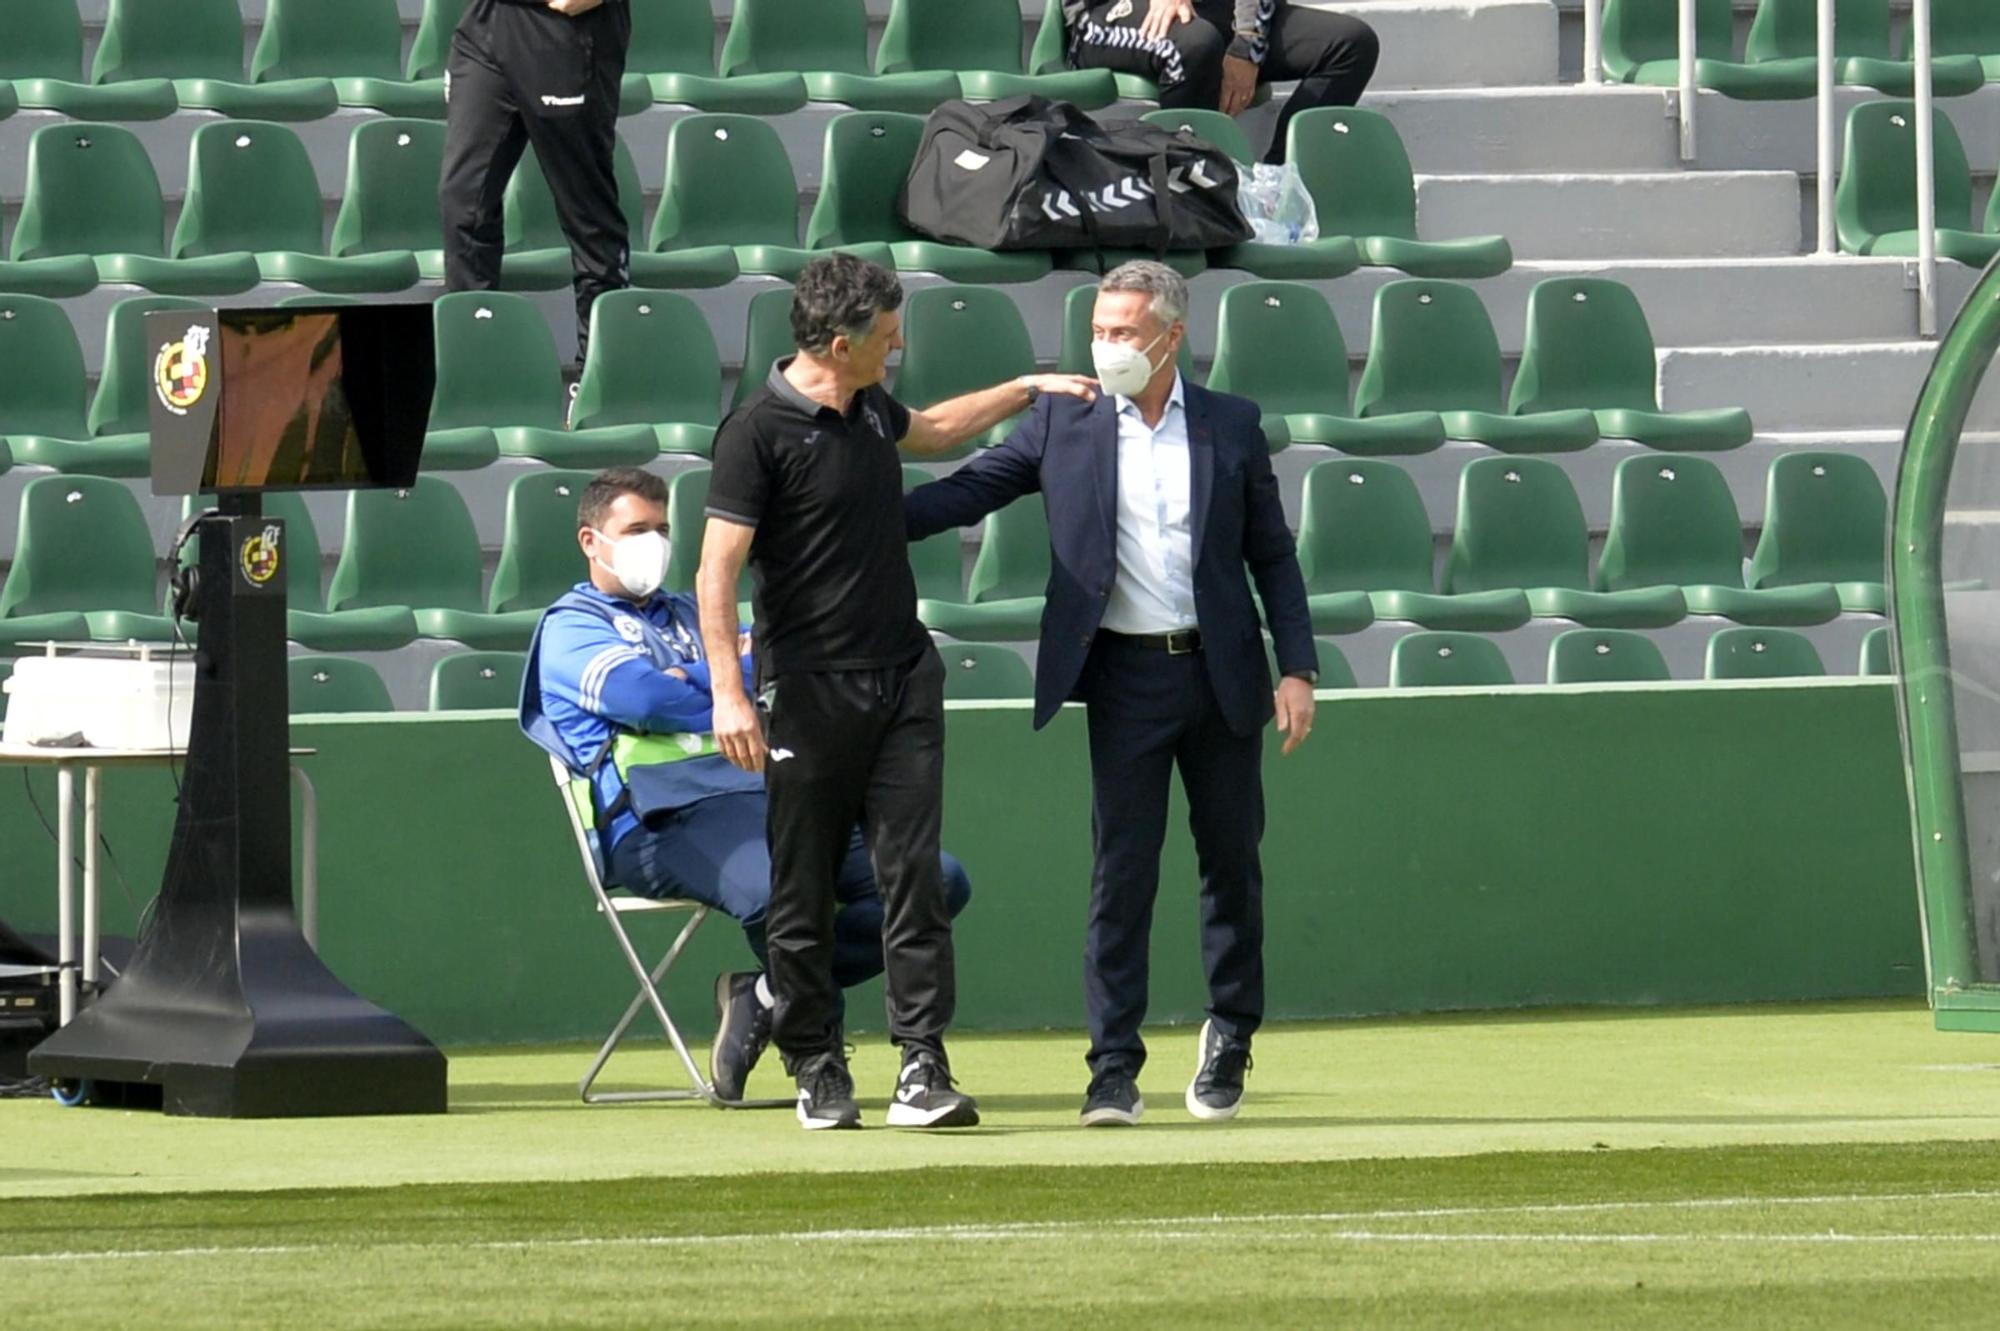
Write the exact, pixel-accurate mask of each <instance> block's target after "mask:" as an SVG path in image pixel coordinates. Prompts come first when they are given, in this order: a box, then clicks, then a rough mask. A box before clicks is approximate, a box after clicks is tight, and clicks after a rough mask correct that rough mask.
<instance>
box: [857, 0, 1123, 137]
mask: <svg viewBox="0 0 2000 1331" xmlns="http://www.w3.org/2000/svg"><path fill="white" fill-rule="evenodd" d="M875 69H876V72H877V73H881V74H907V73H911V72H913V71H937V70H948V71H952V72H955V73H956V74H957V75H958V84H959V88H960V90H961V94H960V95H962V96H964V97H965V98H966V99H968V100H970V101H975V102H990V101H997V100H998V99H1000V98H1002V97H1015V96H1019V95H1020V94H1022V93H1039V94H1041V95H1042V96H1044V97H1048V98H1050V99H1052V100H1055V101H1060V102H1070V103H1073V104H1074V105H1076V106H1079V107H1081V108H1082V109H1084V110H1086V111H1096V110H1100V109H1102V108H1104V107H1107V106H1110V105H1111V104H1112V103H1113V102H1115V101H1117V100H1118V83H1117V80H1116V79H1114V78H1113V77H1112V76H1111V71H1110V70H1106V69H1064V70H1053V71H1050V72H1048V73H1045V74H1025V73H1023V72H1022V62H1021V4H1020V0H895V3H894V4H893V5H891V6H890V8H889V23H888V26H887V27H885V28H884V29H883V30H882V44H881V46H880V48H879V49H877V51H876V53H875Z"/></svg>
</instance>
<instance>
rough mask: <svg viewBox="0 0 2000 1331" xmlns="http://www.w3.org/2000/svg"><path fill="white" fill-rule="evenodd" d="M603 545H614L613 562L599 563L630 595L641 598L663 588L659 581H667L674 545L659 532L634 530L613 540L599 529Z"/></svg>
mask: <svg viewBox="0 0 2000 1331" xmlns="http://www.w3.org/2000/svg"><path fill="white" fill-rule="evenodd" d="M597 539H598V542H599V543H600V547H601V546H605V545H608V546H610V547H611V562H610V563H608V564H607V563H605V562H604V561H603V560H602V559H599V560H597V561H596V562H597V566H598V567H599V568H601V569H604V570H605V571H606V572H608V573H610V574H611V576H612V577H614V578H617V579H618V585H619V586H621V587H623V588H624V589H625V591H626V593H627V594H628V595H631V596H636V597H638V598H640V599H641V600H644V599H645V598H646V597H648V596H651V595H652V594H653V593H654V592H656V591H658V590H660V584H661V583H664V582H665V581H666V580H667V563H668V560H669V558H670V557H671V556H672V554H673V547H671V546H669V545H668V544H667V538H666V537H664V536H662V535H660V533H658V532H656V531H641V532H634V533H632V535H630V536H626V537H621V538H620V539H618V540H615V541H614V540H613V539H611V538H610V537H609V536H606V535H605V534H604V533H603V532H601V531H600V532H597Z"/></svg>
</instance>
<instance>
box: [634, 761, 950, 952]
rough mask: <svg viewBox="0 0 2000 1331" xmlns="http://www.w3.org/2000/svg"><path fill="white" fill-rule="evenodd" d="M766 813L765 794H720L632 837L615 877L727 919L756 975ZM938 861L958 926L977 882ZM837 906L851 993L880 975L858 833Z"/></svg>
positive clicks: (876, 903) (876, 895) (765, 874)
mask: <svg viewBox="0 0 2000 1331" xmlns="http://www.w3.org/2000/svg"><path fill="white" fill-rule="evenodd" d="M765 804H766V798H765V797H764V796H763V795H760V794H754V793H746V794H738V795H717V796H715V797H714V798H712V799H705V800H702V801H701V802H700V803H699V804H691V805H689V806H688V807H687V808H685V809H679V810H676V811H675V812H674V813H673V814H672V815H671V816H670V817H668V818H666V819H662V820H657V825H655V826H648V827H642V828H640V829H639V830H638V831H636V832H628V833H627V834H626V835H625V839H624V840H622V841H620V842H619V843H618V844H617V846H616V847H614V848H613V849H612V852H611V876H612V878H613V880H614V881H616V882H617V883H618V885H619V886H621V887H623V888H626V889H627V890H628V891H631V892H636V893H637V894H638V895H640V896H642V897H653V898H666V897H675V898H679V899H682V900H686V901H699V902H700V903H702V904H703V905H704V906H710V907H713V908H714V909H716V910H719V911H721V912H722V913H723V914H725V915H727V916H729V917H730V918H731V919H733V920H735V921H736V922H737V923H739V924H741V925H742V926H743V936H744V938H745V939H746V940H747V941H748V942H749V944H750V950H751V951H752V952H754V953H756V954H757V964H758V966H760V967H763V966H766V965H767V964H768V959H769V958H768V953H767V952H766V950H765V946H764V916H765V912H766V911H767V910H768V909H769V908H770V905H771V844H770V841H769V839H768V838H767V837H766V835H765V830H764V820H765V816H766V814H765ZM939 861H940V864H941V866H942V868H943V870H944V896H945V908H946V909H947V910H949V911H950V912H951V914H952V916H953V918H956V917H957V915H958V913H959V912H960V911H962V910H964V909H965V903H966V902H968V901H970V900H971V899H972V880H971V879H970V878H968V877H967V876H966V872H965V866H964V865H962V864H960V863H959V862H958V861H957V860H956V859H954V858H952V857H951V856H950V855H949V854H942V855H940V856H939ZM834 900H835V902H836V910H835V913H834V917H833V981H834V983H835V984H837V985H838V986H840V987H841V988H842V989H851V988H853V987H854V986H855V985H857V984H862V983H865V982H866V981H868V980H872V979H874V978H875V977H876V976H878V975H880V974H881V973H882V894H881V892H880V890H879V889H878V888H877V887H876V884H875V866H874V864H873V862H872V861H871V859H870V856H869V853H868V845H867V843H866V842H865V841H863V840H862V837H861V830H860V829H859V828H856V829H855V831H854V837H853V840H852V841H850V842H849V843H848V848H847V855H846V858H844V859H843V860H842V861H841V862H840V869H839V871H838V872H837V873H836V874H835V876H834Z"/></svg>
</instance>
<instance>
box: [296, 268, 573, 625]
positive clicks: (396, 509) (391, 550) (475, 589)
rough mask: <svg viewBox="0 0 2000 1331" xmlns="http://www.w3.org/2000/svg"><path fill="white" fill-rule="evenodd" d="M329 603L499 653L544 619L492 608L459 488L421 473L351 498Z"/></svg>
mask: <svg viewBox="0 0 2000 1331" xmlns="http://www.w3.org/2000/svg"><path fill="white" fill-rule="evenodd" d="M467 294H478V293H467ZM413 551H421V552H422V557H421V558H415V557H413V556H412V552H413ZM326 603H327V607H328V609H331V610H336V611H339V610H354V609H361V608H365V607H369V606H383V605H397V606H412V607H415V610H416V619H417V631H418V632H419V633H421V634H422V635H423V636H424V637H426V638H440V639H446V640H449V641H453V642H462V643H464V644H465V645H466V646H468V647H477V648H481V649H487V650H493V651H520V650H522V649H524V648H525V647H526V646H527V645H528V639H529V637H530V635H532V634H533V633H534V630H535V624H536V622H537V621H538V620H539V619H540V617H541V616H540V612H539V611H536V610H517V611H512V612H509V613H506V614H498V615H496V614H488V613H487V612H486V611H485V609H484V608H483V607H484V606H485V600H484V598H483V597H482V596H481V595H480V555H479V533H478V531H477V530H475V529H474V527H473V525H472V514H471V513H470V512H468V511H467V509H466V507H465V499H464V497H463V496H461V495H460V494H459V492H458V490H457V489H456V488H455V487H453V486H452V485H451V484H450V483H449V482H447V481H443V480H440V479H438V478H437V477H435V476H419V477H418V478H417V483H416V484H415V485H414V486H412V487H411V488H410V489H408V490H356V491H353V492H352V493H350V494H349V495H348V496H347V539H346V541H345V542H344V543H343V544H342V546H341V548H340V562H339V563H338V564H337V565H335V566H334V570H333V581H332V583H331V584H330V585H329V587H328V590H327V597H326Z"/></svg>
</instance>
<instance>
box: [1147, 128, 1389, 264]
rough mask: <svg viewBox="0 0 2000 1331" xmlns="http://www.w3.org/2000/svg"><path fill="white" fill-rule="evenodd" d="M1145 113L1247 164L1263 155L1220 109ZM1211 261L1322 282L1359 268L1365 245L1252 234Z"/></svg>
mask: <svg viewBox="0 0 2000 1331" xmlns="http://www.w3.org/2000/svg"><path fill="white" fill-rule="evenodd" d="M1140 119H1141V120H1145V121H1147V122H1149V123H1151V124H1155V125H1159V126H1161V127H1163V128H1165V129H1169V130H1172V131H1173V132H1174V133H1176V134H1182V135H1186V136H1187V137H1188V138H1191V139H1198V140H1200V141H1201V142H1203V143H1206V144H1208V145H1209V146H1210V147H1212V148H1219V149H1221V150H1222V151H1223V152H1226V153H1228V154H1229V155H1230V156H1231V157H1232V158H1234V159H1235V160H1236V162H1237V163H1238V164H1239V165H1245V166H1247V164H1249V163H1251V162H1254V161H1256V160H1257V158H1256V154H1254V153H1253V152H1251V150H1250V140H1249V139H1248V138H1246V137H1245V136H1244V133H1243V128H1242V126H1240V125H1238V124H1237V123H1236V121H1235V120H1233V119H1232V118H1230V117H1229V116H1226V115H1224V114H1222V112H1220V111H1202V110H1160V111H1148V112H1147V113H1146V114H1145V115H1143V116H1141V117H1140ZM1208 262H1209V263H1210V264H1211V265H1213V266H1214V267H1217V268H1235V269H1240V270H1242V271H1243V272H1247V273H1254V274H1256V275H1257V276H1258V277H1267V278H1274V279H1278V280H1281V281H1287V282H1322V281H1330V280H1332V279H1333V278H1336V277H1345V276H1347V275H1348V274H1349V273H1351V272H1353V271H1354V270H1355V269H1356V268H1359V267H1360V266H1361V250H1360V247H1359V246H1357V245H1356V244H1355V243H1354V237H1352V236H1323V237H1321V238H1320V239H1318V240H1311V241H1306V242H1304V243H1303V244H1298V245H1271V244H1266V243H1264V242H1262V241H1254V240H1250V241H1245V242H1243V243H1242V244H1240V245H1229V246H1225V247H1224V248H1222V249H1218V250H1211V251H1209V254H1208Z"/></svg>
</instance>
